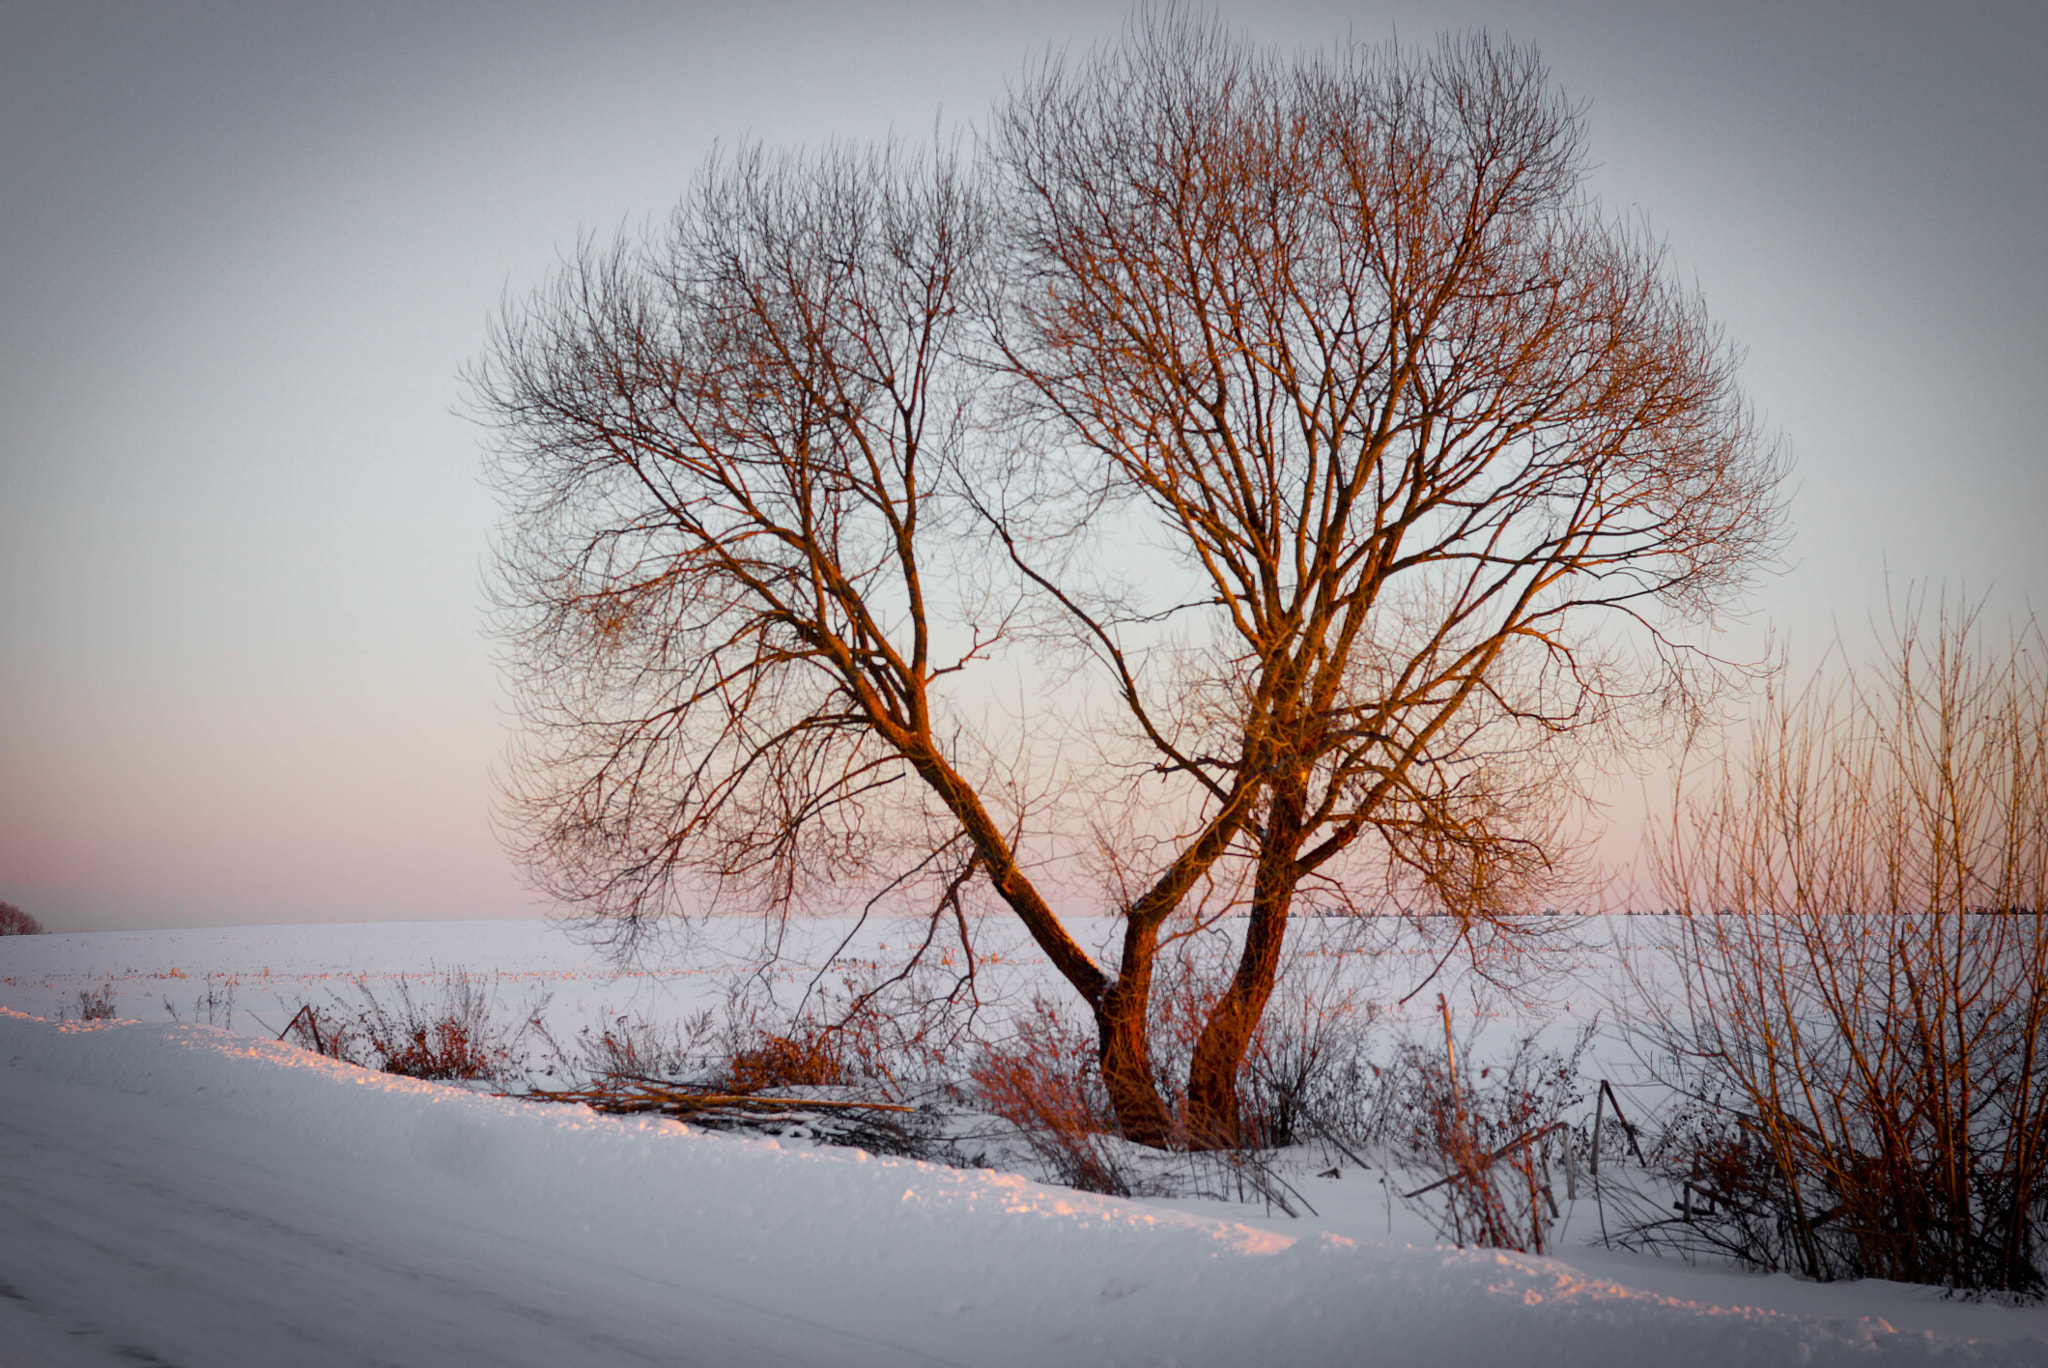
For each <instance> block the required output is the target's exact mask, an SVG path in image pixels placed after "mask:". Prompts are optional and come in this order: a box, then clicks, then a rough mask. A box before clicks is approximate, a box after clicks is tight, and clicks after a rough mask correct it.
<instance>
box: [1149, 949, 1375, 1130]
mask: <svg viewBox="0 0 2048 1368" xmlns="http://www.w3.org/2000/svg"><path fill="white" fill-rule="evenodd" d="M1228 978H1229V969H1228V966H1227V965H1225V964H1223V963H1222V962H1220V961H1216V960H1212V959H1208V958H1205V957H1203V956H1201V955H1199V954H1196V953H1192V952H1188V953H1182V954H1180V955H1178V956H1175V957H1172V958H1171V959H1169V960H1168V962H1167V963H1166V965H1165V967H1164V972H1162V974H1161V975H1160V979H1159V981H1158V982H1157V983H1155V985H1154V988H1153V1008H1152V1022H1151V1038H1152V1058H1153V1071H1154V1074H1155V1076H1156V1077H1157V1078H1158V1079H1159V1081H1160V1089H1161V1091H1162V1093H1164V1094H1165V1095H1166V1097H1167V1098H1168V1100H1169V1103H1170V1105H1171V1107H1172V1112H1173V1117H1174V1131H1173V1133H1174V1135H1175V1136H1176V1137H1177V1138H1178V1139H1179V1140H1180V1141H1182V1142H1183V1143H1185V1141H1186V1139H1187V1128H1188V1121H1187V1105H1186V1098H1185V1096H1184V1095H1183V1094H1182V1093H1180V1092H1178V1091H1177V1090H1174V1089H1173V1088H1172V1087H1171V1080H1173V1079H1175V1078H1183V1077H1187V1076H1188V1073H1189V1069H1190V1067H1191V1063H1192V1059H1193V1056H1194V1052H1195V1050H1196V1049H1197V1048H1198V1046H1199V1043H1200V1038H1201V1033H1202V1031H1203V1029H1204V1028H1205V1026H1206V1025H1207V1023H1208V1021H1209V1020H1210V1018H1211V1017H1212V1016H1213V1014H1214V1012H1215V1007H1216V1003H1217V1001H1218V999H1220V998H1221V997H1222V996H1223V994H1224V992H1225V991H1226V987H1227V982H1228ZM1376 1018H1377V1011H1376V1009H1375V1008H1374V1006H1373V1005H1372V1004H1371V1003H1367V1002H1361V1001H1360V1000H1359V993H1358V990H1357V988H1355V987H1353V986H1351V985H1348V984H1346V983H1345V982H1344V980H1343V976H1342V964H1341V961H1340V960H1337V959H1334V958H1332V959H1327V960H1324V961H1323V963H1322V967H1321V968H1320V970H1318V969H1316V968H1313V967H1310V966H1309V965H1308V964H1307V963H1306V962H1305V957H1302V956H1298V955H1297V956H1290V957H1289V960H1288V963H1287V965H1286V967H1285V968H1283V969H1282V970H1281V972H1280V973H1279V975H1278V979H1277V986H1276V989H1275V992H1274V994H1273V997H1272V999H1271V1001H1270V1002H1269V1004H1268V1006H1267V1008H1266V1011H1265V1012H1264V1013H1262V1014H1261V1016H1260V1019H1259V1023H1258V1025H1257V1026H1256V1027H1254V1028H1253V1030H1252V1033H1251V1038H1250V1040H1249V1042H1248V1043H1247V1045H1246V1048H1245V1052H1244V1059H1243V1061H1242V1062H1241V1063H1240V1064H1239V1066H1238V1075H1237V1079H1236V1091H1237V1095H1238V1098H1239V1107H1240V1113H1239V1123H1238V1128H1237V1130H1236V1132H1235V1134H1234V1136H1233V1137H1232V1143H1231V1144H1230V1145H1228V1146H1224V1148H1230V1149H1239V1150H1244V1149H1281V1148H1285V1147H1286V1146H1288V1145H1292V1144H1294V1143H1296V1142H1297V1141H1298V1140H1301V1139H1304V1138H1306V1137H1307V1135H1308V1133H1309V1132H1310V1131H1312V1130H1314V1129H1315V1125H1316V1120H1315V1118H1317V1117H1319V1116H1323V1115H1335V1114H1338V1113H1340V1112H1341V1111H1342V1110H1343V1109H1344V1107H1345V1104H1346V1102H1347V1101H1348V1099H1349V1098H1350V1097H1351V1096H1352V1095H1353V1093H1354V1090H1355V1088H1356V1085H1357V1081H1358V1079H1359V1077H1360V1073H1361V1069H1369V1068H1370V1062H1369V1060H1368V1048H1369V1044H1370V1034H1371V1028H1372V1026H1373V1023H1374V1021H1375V1020H1376Z"/></svg>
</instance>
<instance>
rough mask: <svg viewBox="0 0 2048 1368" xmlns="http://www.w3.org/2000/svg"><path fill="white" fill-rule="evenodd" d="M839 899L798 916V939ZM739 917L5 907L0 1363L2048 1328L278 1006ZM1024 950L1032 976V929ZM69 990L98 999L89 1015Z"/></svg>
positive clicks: (1968, 1349)
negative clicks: (1121, 1186)
mask: <svg viewBox="0 0 2048 1368" xmlns="http://www.w3.org/2000/svg"><path fill="white" fill-rule="evenodd" d="M842 930H843V928H839V927H831V926H825V927H816V928H812V929H811V932H810V934H811V935H813V936H814V937H815V939H814V940H813V941H810V942H806V943H805V944H804V945H799V946H797V947H795V949H796V950H797V953H796V955H795V956H794V958H795V960H796V961H797V962H798V963H799V964H801V963H802V962H804V960H805V959H806V956H808V957H809V958H810V959H811V960H812V961H813V962H822V959H823V951H821V950H819V949H818V947H819V946H823V947H825V948H827V949H829V948H830V946H831V945H833V944H835V943H836V939H837V933H838V932H839V931H842ZM757 934H758V933H757V932H756V931H755V930H754V928H752V927H749V926H746V925H745V924H734V925H732V926H730V927H728V928H725V929H724V930H723V932H722V933H721V935H722V939H720V940H717V941H715V942H714V943H709V944H700V945H699V946H698V947H697V948H696V949H695V950H693V951H691V952H690V953H689V955H688V958H687V961H684V960H682V959H669V960H649V961H647V962H645V963H643V964H641V965H640V966H638V967H637V968H634V969H632V970H629V971H627V972H619V971H618V970H616V969H615V968H614V967H613V966H612V965H611V964H610V963H609V961H607V960H606V959H605V958H604V956H603V955H602V954H601V953H599V952H596V951H593V950H591V949H589V948H587V947H584V946H582V945H580V944H578V943H577V942H575V941H574V940H573V939H571V938H570V937H568V936H567V935H565V934H564V933H563V932H562V931H561V930H559V929H557V928H555V927H553V926H550V925H547V924H544V923H531V922H508V923H478V922H457V923H445V924H416V925H399V926H393V925H357V926H335V927H279V928H235V929H227V930H208V931H179V932H137V933H108V934H99V935H52V936H39V937H8V938H6V939H4V940H0V1009H5V1010H4V1011H0V1368H16V1366H17V1365H71V1364H97V1363H127V1364H133V1363H163V1364H177V1365H185V1366H186V1368H190V1366H191V1365H234V1364H263V1365H281V1364H301V1363H302V1364H330V1363H331V1364H369V1363H390V1364H469V1363H476V1364H526V1363H533V1364H550V1365H562V1364H614V1363H618V1364H627V1363H641V1362H648V1363H665V1364H699V1363H701V1364H719V1365H726V1364H734V1365H739V1364H752V1363H793V1364H839V1363H860V1364H867V1363H874V1364H915V1363H960V1364H1009V1363H1018V1364H1025V1363H1030V1364H1048V1363H1060V1364H1065V1363H1074V1364H1097V1363H1101V1364H1109V1363H1117V1364H1141V1363H1144V1364H1150V1363H1178V1364H1190V1365H1192V1364H1226V1363H1228V1364H1276V1365H1278V1364H1297V1363H1299V1364H1320V1363H1367V1362H1372V1363H1378V1362H1389V1363H1442V1364H1496V1363H1498V1364H1503V1365H1505V1364H1517V1365H1520V1364H1546V1363H1559V1364H1572V1365H1583V1364H1601V1365H1605V1364H1632V1363H1656V1364H1659V1365H1667V1364H1668V1365H1678V1364H1694V1363H1697V1364H1738V1363H1743V1364H1746V1363H1813V1362H1821V1363H1833V1362H1843V1363H1849V1362H1854V1363H1892V1362H1916V1363H1917V1362H1923V1361H1932V1360H1942V1361H1951V1362H1981V1363H2036V1364H2048V1310H2043V1309H2041V1308H2037V1307H2029V1308H2011V1307H2005V1306H2000V1305H1995V1304H1977V1303H1967V1302H1961V1301H1954V1300H1947V1299H1944V1298H1942V1297H1941V1296H1940V1294H1939V1293H1937V1292H1934V1291H1931V1290H1929V1289H1922V1288H1911V1287H1902V1286H1898V1285H1890V1284H1868V1283H1863V1284H1838V1285H1831V1286H1816V1285H1813V1284H1807V1283H1801V1282H1798V1281H1795V1280H1792V1279H1789V1278H1784V1277H1758V1276H1753V1275H1747V1274H1743V1273H1739V1272H1735V1271H1732V1270H1727V1269H1706V1268H1693V1267H1688V1266H1687V1265H1685V1264H1682V1263H1679V1262H1676V1261H1672V1260H1662V1261H1660V1260H1656V1259H1650V1258H1646V1257H1641V1256H1634V1255H1628V1254H1625V1253H1621V1252H1616V1251H1609V1250H1606V1249H1602V1248H1600V1247H1598V1245H1597V1243H1595V1244H1589V1243H1588V1241H1589V1240H1591V1239H1593V1238H1594V1236H1595V1235H1596V1234H1597V1230H1596V1226H1595V1224H1594V1222H1593V1220H1592V1219H1591V1217H1590V1214H1589V1213H1588V1212H1587V1211H1585V1210H1571V1211H1568V1213H1567V1220H1566V1223H1565V1225H1564V1227H1563V1230H1562V1234H1561V1238H1560V1241H1559V1243H1560V1247H1561V1248H1562V1249H1563V1250H1564V1251H1565V1253H1564V1257H1562V1258H1557V1259H1544V1258H1535V1257H1529V1256H1522V1255H1509V1254H1498V1253H1494V1252H1491V1251H1484V1250H1457V1249H1449V1248H1440V1247H1437V1246H1435V1245H1434V1244H1433V1243H1432V1242H1431V1241H1430V1239H1429V1235H1428V1230H1427V1227H1426V1226H1424V1225H1423V1224H1422V1222H1421V1221H1420V1219H1419V1218H1418V1217H1416V1216H1414V1215H1412V1214H1411V1213H1409V1212H1407V1211H1406V1210H1404V1209H1403V1208H1402V1207H1401V1206H1400V1204H1398V1203H1396V1202H1390V1201H1389V1200H1388V1199H1387V1195H1386V1191H1385V1189H1384V1187H1382V1186H1381V1185H1380V1183H1379V1182H1378V1175H1376V1174H1374V1173H1372V1172H1370V1171H1365V1172H1360V1171H1359V1170H1357V1169H1356V1167H1355V1166H1353V1165H1349V1164H1346V1165H1342V1166H1341V1167H1340V1168H1339V1172H1340V1174H1341V1176H1339V1177H1336V1178H1328V1177H1324V1178H1315V1177H1308V1176H1306V1175H1303V1176H1301V1177H1300V1179H1299V1182H1300V1185H1301V1187H1302V1191H1303V1193H1304V1194H1305V1195H1306V1197H1307V1198H1308V1199H1309V1201H1310V1202H1311V1203H1313V1205H1314V1207H1315V1209H1316V1213H1317V1214H1316V1215H1314V1216H1306V1215H1305V1216H1303V1217H1302V1218H1301V1219H1298V1220H1290V1219H1288V1218H1286V1217H1284V1216H1281V1215H1278V1214H1276V1213H1271V1212H1269V1211H1267V1210H1266V1209H1265V1208H1264V1207H1263V1206H1239V1205H1234V1204H1225V1203H1220V1202H1213V1201H1200V1200H1194V1199H1183V1200H1180V1201H1173V1202H1167V1201H1125V1200H1115V1199H1109V1198H1102V1197H1095V1196H1089V1195H1085V1194H1079V1193H1075V1192H1072V1191H1070V1190H1067V1189H1063V1188H1056V1187H1049V1186H1045V1185H1041V1184H1038V1183H1034V1182H1031V1181H1028V1180H1026V1179H1025V1178H1022V1177H1019V1176H1017V1175H1014V1174H1007V1173H1000V1172H995V1171H991V1170H986V1169H982V1170H966V1169H951V1168H944V1167H939V1166H935V1165H929V1164H922V1163H916V1162H911V1161H908V1160H897V1159H888V1158H881V1157H876V1156H871V1155H867V1154H863V1153H860V1152H858V1151H844V1150H835V1149H830V1148H822V1147H812V1146H807V1145H804V1144H801V1143H795V1142H787V1141H784V1142H777V1141H773V1140H763V1139H756V1138H748V1137H744V1136H738V1135H727V1134H717V1133H712V1132H706V1131H704V1130H701V1129H699V1128H695V1127H691V1126H686V1125H683V1124H681V1123H679V1122H675V1121H669V1120H641V1119H624V1118H613V1117H600V1116H595V1115H592V1114H589V1113H587V1112H584V1111H582V1110H581V1109H571V1108H559V1107H544V1106H538V1105H535V1104H532V1103H527V1102H520V1101H516V1100H511V1099H506V1098H499V1097H492V1096H487V1095H482V1094H480V1093H478V1092H475V1091H465V1090H463V1089H461V1088H457V1087H450V1086H443V1085H438V1084H430V1083H423V1082H418V1081H415V1080H410V1079H404V1078H397V1077H393V1076H390V1075H385V1074H379V1073H373V1072H369V1071H366V1070H363V1069H359V1068H354V1067H352V1066H349V1065H346V1064H341V1063H337V1062H334V1061H332V1060H326V1059H322V1058H320V1057H319V1056H316V1055H314V1054H312V1053H311V1052H309V1051H306V1050H303V1049H300V1048H298V1047H296V1046H294V1045H288V1044H278V1043H276V1042H275V1041H274V1040H273V1039H271V1038H270V1037H271V1036H274V1035H275V1033H276V1031H277V1030H278V1029H279V1028H281V1027H282V1026H283V1025H284V1022H285V1019H286V1018H288V1017H289V1016H290V1014H291V1012H292V1010H294V1009H295V1007H296V1005H297V1004H299V1003H301V1002H307V1001H315V1002H321V1001H328V1000H346V998H347V995H348V994H350V993H352V992H355V991H357V990H356V989H355V988H354V980H355V979H357V978H359V977H360V978H362V979H363V980H364V981H365V982H368V983H370V984H372V985H373V987H374V986H376V985H379V984H383V985H387V986H388V985H391V984H395V983H396V982H398V981H399V978H398V976H401V975H410V976H413V981H421V982H423V981H424V980H423V979H422V978H421V976H424V975H427V974H429V973H431V972H433V971H447V970H450V969H453V968H456V967H466V968H468V969H469V970H471V971H473V972H480V973H488V974H492V975H494V976H495V977H494V984H495V988H496V991H497V992H498V994H499V996H500V998H501V1000H502V1003H503V1005H504V1006H505V1007H506V1008H507V1009H508V1010H510V1011H513V1012H515V1013H516V1012H519V1011H525V1010H527V1009H529V1008H531V1007H533V1006H536V1005H539V1004H541V1003H543V1002H544V1003H546V1004H547V1010H548V1013H549V1018H550V1020H551V1021H554V1022H555V1023H556V1025H557V1028H558V1029H564V1030H566V1029H569V1028H573V1026H574V1025H575V1024H577V1023H579V1022H590V1021H597V1020H599V1019H601V1018H604V1017H607V1016H609V1017H616V1016H619V1015H627V1014H630V1015H632V1016H634V1017H637V1018H641V1019H649V1020H655V1019H674V1018H676V1017H679V1016H681V1015H683V1014H687V1013H690V1012H694V1011H698V1010H702V1009H703V1008H705V1007H711V1006H716V1005H718V1004H720V1003H723V1002H724V1001H725V1000H726V996H727V993H728V991H729V990H730V989H731V988H732V987H733V986H734V985H735V984H736V983H738V982H739V981H741V980H742V979H744V978H745V977H746V976H747V975H748V974H750V973H752V972H753V971H754V969H755V967H756V966H755V962H754V957H753V955H752V954H751V951H752V949H753V945H754V939H755V937H756V936H757ZM899 934H901V933H900V931H897V930H894V929H892V928H889V927H887V926H877V927H875V928H873V929H871V930H869V931H866V932H864V933H863V936H864V937H866V938H868V939H869V940H871V941H872V942H873V944H872V946H871V947H869V946H867V945H865V944H862V943H856V945H854V946H853V947H850V948H849V950H848V952H847V954H848V955H849V957H851V958H853V959H860V958H863V957H866V956H870V955H872V956H873V957H875V958H876V959H879V958H880V957H881V956H882V955H883V954H885V953H886V952H885V951H884V950H883V948H882V947H883V945H884V944H885V943H893V940H892V938H893V937H894V936H895V935H899ZM897 948H898V949H900V946H899V947H897ZM1009 956H1010V957H1009V959H1008V961H1007V962H1008V964H1009V966H1010V968H1011V970H1012V972H1013V973H1014V974H1015V976H1016V980H1015V981H1014V982H1012V983H1011V984H1010V985H1009V991H1011V992H1012V993H1015V992H1017V991H1020V990H1021V989H1020V985H1021V986H1023V987H1028V985H1029V982H1030V980H1031V978H1032V975H1033V973H1034V972H1035V971H1034V959H1033V957H1032V956H1030V955H1029V954H1027V953H1025V952H1024V951H1023V949H1022V948H1021V947H1014V946H1013V947H1012V948H1011V950H1010V952H1009ZM1364 971H1365V967H1364V966H1361V967H1360V972H1364ZM807 979H808V975H807V974H806V973H805V972H804V971H803V970H802V969H800V968H797V969H792V970H790V971H789V972H788V974H787V982H788V984H790V985H793V986H795V987H800V986H801V981H807ZM997 986H1000V985H997ZM82 991H83V992H88V993H96V994H104V995H107V996H110V997H111V999H112V1002H113V1004H114V1008H115V1011H116V1013H117V1018H116V1019H114V1020H110V1021H96V1022H90V1023H85V1022H80V1021H77V1020H75V1018H76V1017H77V1016H78V1015H79V1006H80V999H79V994H80V993H81V992H82ZM229 996H232V998H233V1004H234V1005H233V1008H232V1013H231V1014H230V1012H229V1009H228V1006H227V1000H228V998H229ZM1578 1010H1579V1011H1581V1012H1583V1011H1584V1010H1586V1009H1585V1007H1584V1006H1582V1005H1581V1006H1579V1007H1578ZM60 1013H61V1014H64V1015H67V1016H69V1017H71V1018H74V1019H73V1020H69V1021H62V1022H60V1021H58V1020H56V1018H57V1017H58V1016H59V1015H60ZM209 1016H210V1017H212V1018H213V1020H214V1021H215V1022H216V1023H217V1024H216V1025H208V1024H205V1023H206V1022H207V1020H208V1018H209ZM223 1025H224V1026H226V1027H227V1028H228V1029H226V1030H223V1029H220V1026H223ZM1582 1197H1583V1193H1582ZM1578 1206H1579V1207H1580V1208H1586V1207H1588V1206H1590V1203H1588V1202H1586V1201H1583V1200H1582V1201H1581V1202H1580V1203H1579V1204H1578Z"/></svg>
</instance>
